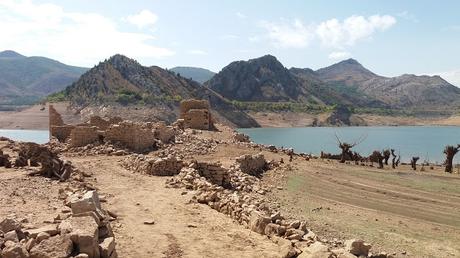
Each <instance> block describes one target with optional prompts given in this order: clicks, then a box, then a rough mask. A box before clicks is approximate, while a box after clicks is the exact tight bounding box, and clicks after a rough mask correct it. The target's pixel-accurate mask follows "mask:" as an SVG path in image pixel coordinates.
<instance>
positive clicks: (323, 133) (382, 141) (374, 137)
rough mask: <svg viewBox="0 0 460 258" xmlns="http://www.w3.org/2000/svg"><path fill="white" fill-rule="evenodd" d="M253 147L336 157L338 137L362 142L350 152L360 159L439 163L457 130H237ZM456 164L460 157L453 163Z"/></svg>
mask: <svg viewBox="0 0 460 258" xmlns="http://www.w3.org/2000/svg"><path fill="white" fill-rule="evenodd" d="M239 131H240V132H243V133H245V134H247V135H249V136H250V137H251V139H252V140H253V141H254V142H256V143H262V144H271V145H275V146H277V147H282V146H283V147H290V148H294V149H295V150H296V152H305V153H311V154H316V155H319V154H320V152H321V151H325V152H330V153H339V152H340V151H339V148H338V147H337V139H336V137H335V134H337V135H338V137H339V138H340V140H341V141H342V142H348V143H352V142H355V141H357V140H358V139H359V138H360V137H362V136H365V140H364V141H363V142H362V143H361V144H359V145H358V146H356V147H355V148H353V150H354V151H357V152H359V153H360V154H361V155H363V156H364V155H366V156H367V155H369V154H370V153H372V151H374V150H382V149H390V148H392V149H395V150H396V153H398V152H400V153H401V160H403V161H408V160H409V159H410V158H411V157H413V156H419V157H420V161H424V160H427V161H429V162H433V163H434V162H437V163H442V162H443V161H444V154H443V150H444V147H445V146H446V145H457V144H460V127H455V126H398V127H384V126H383V127H339V128H337V127H305V128H254V129H239ZM458 162H460V154H459V155H457V156H456V159H455V163H458Z"/></svg>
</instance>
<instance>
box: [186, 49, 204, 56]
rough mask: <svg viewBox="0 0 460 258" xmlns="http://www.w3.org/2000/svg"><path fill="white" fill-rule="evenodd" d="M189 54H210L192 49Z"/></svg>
mask: <svg viewBox="0 0 460 258" xmlns="http://www.w3.org/2000/svg"><path fill="white" fill-rule="evenodd" d="M187 53H189V54H190V55H207V54H208V53H207V52H206V51H204V50H201V49H192V50H189V51H188V52H187Z"/></svg>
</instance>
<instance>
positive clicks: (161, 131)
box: [153, 122, 176, 143]
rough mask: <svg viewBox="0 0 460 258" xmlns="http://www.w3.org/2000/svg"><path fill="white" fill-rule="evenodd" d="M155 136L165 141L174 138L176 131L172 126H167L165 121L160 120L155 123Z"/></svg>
mask: <svg viewBox="0 0 460 258" xmlns="http://www.w3.org/2000/svg"><path fill="white" fill-rule="evenodd" d="M153 128H154V130H155V131H154V135H155V138H157V139H159V140H160V141H161V142H163V143H168V142H171V141H172V140H174V138H175V135H176V132H175V131H174V128H173V127H172V126H166V123H165V122H159V123H156V124H154V125H153Z"/></svg>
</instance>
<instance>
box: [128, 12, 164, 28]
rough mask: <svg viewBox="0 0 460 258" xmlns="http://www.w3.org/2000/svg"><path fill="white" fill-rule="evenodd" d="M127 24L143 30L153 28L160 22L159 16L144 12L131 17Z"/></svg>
mask: <svg viewBox="0 0 460 258" xmlns="http://www.w3.org/2000/svg"><path fill="white" fill-rule="evenodd" d="M125 20H126V21H127V22H129V23H131V24H134V25H136V26H137V27H138V28H140V29H143V28H145V27H147V26H153V25H155V23H156V22H157V21H158V16H157V15H156V14H154V13H152V12H151V11H149V10H142V11H141V12H140V13H138V14H134V15H130V16H128V17H126V19H125Z"/></svg>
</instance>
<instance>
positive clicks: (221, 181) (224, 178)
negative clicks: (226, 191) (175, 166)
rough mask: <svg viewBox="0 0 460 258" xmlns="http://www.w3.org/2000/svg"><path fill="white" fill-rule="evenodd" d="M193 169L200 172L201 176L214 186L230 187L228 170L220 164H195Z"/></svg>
mask: <svg viewBox="0 0 460 258" xmlns="http://www.w3.org/2000/svg"><path fill="white" fill-rule="evenodd" d="M192 167H193V168H195V169H196V170H198V173H199V174H200V176H202V177H204V178H206V179H207V180H209V181H210V182H212V183H213V184H216V185H220V186H225V187H227V186H229V185H230V181H229V172H228V170H227V169H226V168H224V167H222V165H221V164H220V163H218V162H216V163H208V162H195V163H194V164H193V165H192Z"/></svg>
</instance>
